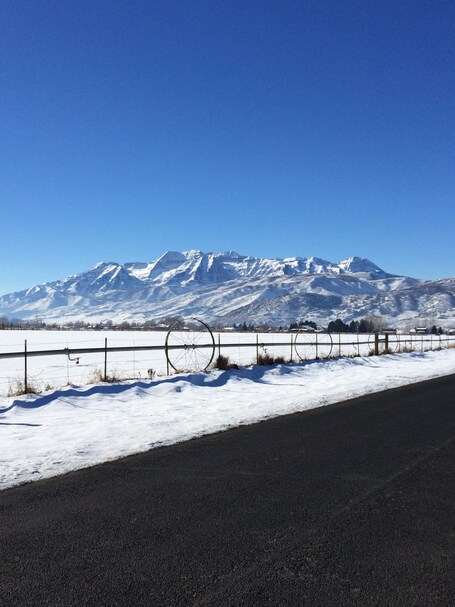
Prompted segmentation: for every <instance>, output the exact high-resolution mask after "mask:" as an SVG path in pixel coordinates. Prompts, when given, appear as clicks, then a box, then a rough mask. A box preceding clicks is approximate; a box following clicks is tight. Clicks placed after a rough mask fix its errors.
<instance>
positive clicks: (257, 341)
mask: <svg viewBox="0 0 455 607" xmlns="http://www.w3.org/2000/svg"><path fill="white" fill-rule="evenodd" d="M256 364H257V365H258V364H259V335H258V334H257V333H256Z"/></svg>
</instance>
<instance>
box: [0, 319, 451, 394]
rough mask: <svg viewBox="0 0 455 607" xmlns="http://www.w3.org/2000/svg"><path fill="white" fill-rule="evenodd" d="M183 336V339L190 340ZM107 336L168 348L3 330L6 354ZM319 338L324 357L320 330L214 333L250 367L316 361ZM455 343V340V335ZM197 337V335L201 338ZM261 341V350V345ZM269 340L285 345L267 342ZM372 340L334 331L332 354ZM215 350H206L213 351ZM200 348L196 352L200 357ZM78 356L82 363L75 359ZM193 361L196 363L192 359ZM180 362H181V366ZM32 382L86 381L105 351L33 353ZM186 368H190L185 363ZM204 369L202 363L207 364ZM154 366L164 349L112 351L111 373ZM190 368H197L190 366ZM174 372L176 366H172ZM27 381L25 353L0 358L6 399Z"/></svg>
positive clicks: (159, 339) (140, 373)
mask: <svg viewBox="0 0 455 607" xmlns="http://www.w3.org/2000/svg"><path fill="white" fill-rule="evenodd" d="M187 337H188V336H187V335H185V334H182V342H184V341H185V340H186V339H187ZM106 338H107V343H108V347H117V346H150V345H154V346H164V342H165V339H166V332H165V331H147V332H144V331H14V330H13V331H0V353H6V352H24V346H25V341H27V349H28V351H33V350H57V349H58V350H62V349H64V348H69V349H71V348H104V344H105V339H106ZM316 338H317V339H318V340H319V344H318V355H319V356H321V357H324V356H325V355H326V354H327V353H328V348H327V338H325V337H324V336H323V335H319V336H317V337H315V335H314V334H310V335H307V336H305V335H302V334H300V335H299V336H298V338H297V343H296V344H295V345H293V346H292V348H291V339H292V340H295V339H296V336H295V334H286V333H264V334H258V335H256V334H252V333H220V334H219V333H214V340H215V344H216V348H215V357H216V355H217V354H218V352H219V351H220V352H221V354H224V355H227V356H228V357H229V359H230V362H233V363H237V364H240V365H248V364H251V363H253V362H255V361H256V354H257V352H259V354H265V353H268V354H271V355H273V356H283V357H284V358H285V359H286V360H289V359H290V357H291V352H292V358H293V360H299V355H300V356H301V357H302V358H304V359H309V360H311V359H313V358H315V356H316V348H315V347H314V345H311V342H314V341H315V339H316ZM391 339H399V340H400V345H401V346H402V347H406V346H410V345H411V342H410V339H411V336H409V335H400V336H397V337H396V336H393V337H391ZM422 339H428V340H430V339H432V340H433V342H425V343H422V341H421V340H422ZM452 339H453V343H455V338H454V337H452ZM196 340H197V338H196ZM256 340H257V342H258V344H259V345H258V348H257V349H256ZM413 340H414V343H413V346H414V349H416V350H418V351H421V350H423V349H436V348H437V347H439V346H440V345H441V342H440V338H439V336H434V337H432V336H422V337H420V336H415V335H414V336H413ZM235 343H239V344H248V343H249V344H251V347H229V344H235ZM265 343H269V344H270V343H272V344H279V343H283V344H284V345H283V346H278V345H272V346H270V345H269V346H262V344H265ZM372 344H373V342H372V338H371V336H369V335H353V334H345V335H334V336H333V347H332V356H347V355H356V354H357V355H358V354H360V355H367V354H368V352H369V351H370V350H371V349H372V347H373V346H372ZM442 345H443V346H446V345H447V337H445V336H443V337H442ZM208 352H209V350H205V351H204V352H202V355H207V354H208ZM181 354H182V352H173V358H175V359H177V361H178V363H179V364H180V363H181V362H182V360H183V357H182V356H181ZM198 355H200V354H198V353H197V352H196V354H195V356H198ZM74 358H77V359H78V362H76V360H74ZM189 362H190V363H191V361H189ZM176 366H178V365H176ZM27 367H28V373H27V376H28V384H29V385H30V386H32V387H34V388H36V389H38V390H41V391H42V390H46V389H57V388H61V387H63V386H67V385H84V384H87V383H89V382H91V381H93V379H94V378H95V377H96V375H97V373H98V374H99V373H100V372H103V371H104V352H98V353H89V354H80V355H79V354H77V355H72V356H71V359H70V358H69V357H68V356H66V355H59V356H40V357H31V356H30V357H28V360H27ZM181 368H186V367H185V366H183V367H181ZM201 368H202V367H201ZM149 369H153V370H154V371H155V373H156V375H157V376H160V375H161V376H162V375H166V374H167V371H168V369H167V363H166V356H165V352H164V350H158V351H157V350H154V351H153V350H152V351H136V352H109V353H108V362H107V372H108V375H110V376H115V377H117V378H120V379H125V378H130V379H144V378H148V376H149V374H148V370H149ZM189 370H194V367H192V366H190V367H189ZM170 371H171V372H172V371H173V369H172V368H170ZM23 379H24V357H23V356H22V357H20V358H4V359H1V358H0V397H3V396H6V395H7V394H8V392H11V393H14V392H15V388H16V385H17V383H18V382H22V381H23Z"/></svg>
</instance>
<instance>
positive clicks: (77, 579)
mask: <svg viewBox="0 0 455 607" xmlns="http://www.w3.org/2000/svg"><path fill="white" fill-rule="evenodd" d="M119 432H121V428H119ZM454 436H455V376H450V377H446V378H442V379H438V380H433V381H430V382H423V383H420V384H416V385H413V386H409V387H405V388H399V389H396V390H390V391H387V392H383V393H380V394H376V395H372V396H367V397H363V398H358V399H355V400H352V401H349V402H346V403H340V404H337V405H333V406H330V407H325V408H321V409H316V410H313V411H308V412H305V413H300V414H295V415H289V416H285V417H281V418H277V419H274V420H270V421H267V422H263V423H260V424H255V425H252V426H245V427H241V428H237V429H234V430H230V431H228V432H224V433H220V434H215V435H211V436H208V437H205V438H201V439H196V440H192V441H189V442H187V443H182V444H180V445H175V446H172V447H166V448H162V449H157V450H154V451H150V452H148V453H144V454H141V455H136V456H132V457H128V458H126V459H123V460H118V461H116V462H115V463H110V464H104V465H100V466H96V467H94V468H91V469H89V470H85V471H80V472H75V473H71V474H68V475H65V476H62V477H59V478H55V479H50V480H47V481H40V482H36V483H32V484H29V485H25V486H22V487H17V488H14V489H9V490H6V491H3V492H1V493H0V606H1V607H10V606H14V607H16V606H20V607H22V606H33V607H42V606H47V605H52V606H65V607H66V606H77V607H83V606H87V607H88V606H90V607H97V606H109V607H115V606H143V605H147V606H153V607H159V606H161V605H163V606H174V605H175V606H177V605H178V606H189V605H192V606H203V605H204V606H216V607H219V606H221V607H223V606H232V607H242V606H257V607H263V606H269V605H271V606H274V607H286V606H293V607H294V606H295V607H303V606H311V607H319V606H327V607H339V606H345V605H346V606H348V605H349V606H351V605H352V606H359V607H360V606H361V607H366V606H369V605H377V606H381V607H387V606H393V607H400V606H409V607H419V606H422V607H423V606H425V607H432V606H439V605H440V606H441V607H450V606H454V605H455V477H454V472H455V465H454V462H455V441H454Z"/></svg>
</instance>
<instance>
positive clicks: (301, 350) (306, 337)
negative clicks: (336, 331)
mask: <svg viewBox="0 0 455 607" xmlns="http://www.w3.org/2000/svg"><path fill="white" fill-rule="evenodd" d="M294 348H295V351H296V354H297V356H298V357H299V358H300V360H315V359H317V358H329V357H330V355H331V354H332V348H333V339H332V336H331V335H330V333H328V332H327V331H326V330H325V329H317V330H316V331H299V332H298V333H297V334H296V336H295V340H294Z"/></svg>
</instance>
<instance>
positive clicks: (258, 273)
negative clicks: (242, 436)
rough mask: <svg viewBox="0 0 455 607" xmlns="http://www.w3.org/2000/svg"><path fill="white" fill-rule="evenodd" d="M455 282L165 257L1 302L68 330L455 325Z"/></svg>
mask: <svg viewBox="0 0 455 607" xmlns="http://www.w3.org/2000/svg"><path fill="white" fill-rule="evenodd" d="M454 286H455V285H454V279H440V280H439V281H425V280H421V279H417V278H411V277H406V276H399V275H396V274H390V273H388V272H385V271H384V270H383V269H381V268H380V267H379V266H377V265H376V264H374V263H373V262H372V261H370V260H368V259H366V258H362V257H358V256H352V257H348V258H347V259H344V260H341V261H340V262H336V263H334V262H331V261H328V260H325V259H322V258H318V257H285V258H261V257H253V256H249V255H240V254H239V253H237V252H235V251H226V252H210V253H203V252H202V251H198V250H190V251H183V252H179V251H166V252H165V253H164V254H163V255H162V256H161V257H159V258H158V259H156V260H155V261H148V262H127V263H124V264H120V263H118V262H114V261H109V262H104V261H103V262H98V263H97V264H95V266H94V267H92V268H91V269H89V270H87V271H85V272H81V273H78V274H73V275H71V276H68V277H67V278H64V279H61V280H56V281H53V282H47V283H44V284H40V285H34V286H32V287H30V288H29V289H24V290H22V291H18V292H14V293H9V294H6V295H3V296H2V297H0V315H3V316H9V317H11V316H14V317H17V318H22V319H24V320H30V319H34V318H37V317H40V318H41V319H43V320H48V321H54V322H65V321H69V320H82V319H83V320H86V321H93V322H100V321H106V320H109V319H110V320H114V321H123V320H129V321H132V320H137V321H144V320H147V319H151V318H153V319H160V318H162V317H164V316H169V315H182V316H188V315H193V316H194V315H198V316H200V317H201V318H203V319H205V320H207V321H216V322H219V323H232V322H245V321H248V322H266V323H268V324H271V325H274V326H278V325H282V324H286V323H289V322H295V321H297V320H301V319H302V318H309V317H310V318H314V319H315V320H317V321H318V322H322V323H324V322H328V321H329V320H331V319H333V318H334V317H340V318H343V319H347V320H357V319H359V318H362V317H365V316H367V315H371V314H375V315H381V316H383V317H385V318H386V319H387V320H389V321H390V322H394V323H395V324H400V323H401V324H403V323H404V322H405V321H406V320H407V319H409V318H431V319H435V320H438V321H442V320H447V321H450V322H451V321H452V320H455V312H454V307H455V291H454Z"/></svg>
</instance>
